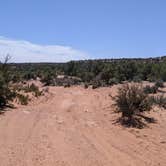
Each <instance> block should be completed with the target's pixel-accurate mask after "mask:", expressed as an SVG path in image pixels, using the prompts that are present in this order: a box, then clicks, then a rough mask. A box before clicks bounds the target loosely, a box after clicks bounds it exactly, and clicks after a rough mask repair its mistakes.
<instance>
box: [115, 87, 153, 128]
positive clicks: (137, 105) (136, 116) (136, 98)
mask: <svg viewBox="0 0 166 166" xmlns="http://www.w3.org/2000/svg"><path fill="white" fill-rule="evenodd" d="M115 104H116V106H117V108H118V112H120V113H122V116H121V118H120V120H121V122H122V124H125V125H127V126H133V127H138V128H141V127H143V123H142V121H141V119H142V116H141V113H143V112H145V111H150V110H151V106H152V104H151V102H149V100H148V95H147V94H146V93H145V92H144V89H143V87H142V86H140V85H138V84H125V85H123V86H122V88H119V90H118V94H117V96H116V97H115Z"/></svg>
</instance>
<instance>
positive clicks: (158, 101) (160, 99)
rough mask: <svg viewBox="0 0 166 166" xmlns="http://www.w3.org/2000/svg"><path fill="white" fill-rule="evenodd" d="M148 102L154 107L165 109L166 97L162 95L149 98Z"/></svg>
mask: <svg viewBox="0 0 166 166" xmlns="http://www.w3.org/2000/svg"><path fill="white" fill-rule="evenodd" d="M149 101H150V102H151V103H152V104H154V105H158V106H159V107H163V108H164V109H166V97H164V96H163V95H159V96H151V97H149Z"/></svg>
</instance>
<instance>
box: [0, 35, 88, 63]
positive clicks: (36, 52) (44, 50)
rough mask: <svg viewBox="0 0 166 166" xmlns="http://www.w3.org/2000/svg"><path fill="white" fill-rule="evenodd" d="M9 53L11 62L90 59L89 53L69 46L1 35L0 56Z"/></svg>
mask: <svg viewBox="0 0 166 166" xmlns="http://www.w3.org/2000/svg"><path fill="white" fill-rule="evenodd" d="M7 54H9V55H10V56H11V57H12V58H11V60H10V61H11V62H67V61H70V60H82V59H88V58H89V55H88V54H87V53H85V52H83V51H80V50H77V49H74V48H72V47H69V46H60V45H39V44H33V43H31V42H28V41H23V40H13V39H9V38H5V37H1V36H0V57H4V56H5V55H7Z"/></svg>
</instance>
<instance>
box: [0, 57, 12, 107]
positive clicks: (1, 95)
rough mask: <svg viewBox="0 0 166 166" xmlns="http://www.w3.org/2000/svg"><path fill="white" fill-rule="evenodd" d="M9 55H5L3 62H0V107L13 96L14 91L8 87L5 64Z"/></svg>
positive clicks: (7, 71)
mask: <svg viewBox="0 0 166 166" xmlns="http://www.w3.org/2000/svg"><path fill="white" fill-rule="evenodd" d="M9 59H10V57H9V56H6V58H5V62H4V63H1V62H0V107H5V106H7V105H8V104H9V101H12V100H13V98H14V97H15V92H14V91H13V90H12V89H11V88H10V81H11V78H10V73H9V65H8V64H7V62H8V60H9Z"/></svg>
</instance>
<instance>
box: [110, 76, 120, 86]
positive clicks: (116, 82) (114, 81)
mask: <svg viewBox="0 0 166 166" xmlns="http://www.w3.org/2000/svg"><path fill="white" fill-rule="evenodd" d="M118 83H119V80H118V79H117V78H115V77H114V78H110V79H109V81H108V84H109V85H114V84H118Z"/></svg>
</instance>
